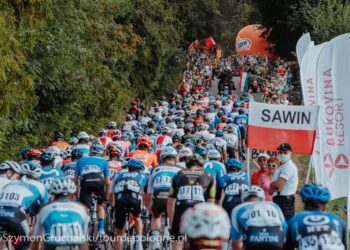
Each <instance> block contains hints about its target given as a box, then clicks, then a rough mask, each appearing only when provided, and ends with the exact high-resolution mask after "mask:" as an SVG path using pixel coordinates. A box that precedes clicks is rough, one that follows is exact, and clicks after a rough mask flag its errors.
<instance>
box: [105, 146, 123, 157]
mask: <svg viewBox="0 0 350 250" xmlns="http://www.w3.org/2000/svg"><path fill="white" fill-rule="evenodd" d="M107 152H108V155H109V156H114V155H119V156H120V155H122V154H123V149H122V148H121V147H119V146H118V145H114V144H113V145H111V146H108V148H107Z"/></svg>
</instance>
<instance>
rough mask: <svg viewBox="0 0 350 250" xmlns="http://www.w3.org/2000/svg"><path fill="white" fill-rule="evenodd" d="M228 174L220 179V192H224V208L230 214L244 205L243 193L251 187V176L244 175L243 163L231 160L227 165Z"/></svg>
mask: <svg viewBox="0 0 350 250" xmlns="http://www.w3.org/2000/svg"><path fill="white" fill-rule="evenodd" d="M225 167H226V171H227V174H225V175H224V176H222V177H221V178H220V182H219V185H220V190H223V193H224V200H223V203H222V207H223V208H224V209H225V210H226V212H227V213H228V214H231V212H232V209H233V208H235V207H236V206H237V205H239V204H241V203H242V199H241V195H242V191H243V190H245V189H247V188H248V187H249V176H248V175H247V174H246V173H242V172H241V169H242V163H241V162H240V161H239V160H236V159H229V160H228V161H227V162H226V163H225Z"/></svg>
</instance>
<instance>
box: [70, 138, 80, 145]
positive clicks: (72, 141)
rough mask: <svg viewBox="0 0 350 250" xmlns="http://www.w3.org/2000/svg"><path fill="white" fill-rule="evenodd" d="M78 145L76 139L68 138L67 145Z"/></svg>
mask: <svg viewBox="0 0 350 250" xmlns="http://www.w3.org/2000/svg"><path fill="white" fill-rule="evenodd" d="M77 143H78V138H76V137H74V136H71V137H70V138H69V144H70V145H75V144H77Z"/></svg>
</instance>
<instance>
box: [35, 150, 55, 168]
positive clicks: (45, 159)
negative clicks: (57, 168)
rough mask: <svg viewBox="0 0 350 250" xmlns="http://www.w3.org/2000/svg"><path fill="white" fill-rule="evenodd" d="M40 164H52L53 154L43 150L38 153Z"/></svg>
mask: <svg viewBox="0 0 350 250" xmlns="http://www.w3.org/2000/svg"><path fill="white" fill-rule="evenodd" d="M39 159H40V163H41V165H48V164H52V163H53V162H54V161H55V156H54V155H53V154H51V153H49V152H44V153H42V154H41V155H40V158H39Z"/></svg>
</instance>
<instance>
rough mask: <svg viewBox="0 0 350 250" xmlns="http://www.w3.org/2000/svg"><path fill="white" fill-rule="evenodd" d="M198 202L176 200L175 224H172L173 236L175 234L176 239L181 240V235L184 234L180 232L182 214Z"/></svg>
mask: <svg viewBox="0 0 350 250" xmlns="http://www.w3.org/2000/svg"><path fill="white" fill-rule="evenodd" d="M197 203H199V202H198V201H197V202H194V201H176V205H175V212H174V218H173V224H172V226H171V236H173V238H174V240H176V241H181V240H183V239H181V238H180V237H181V236H183V235H182V234H181V233H180V222H181V216H182V215H183V213H184V212H185V211H186V210H187V209H188V208H190V207H194V205H196V204H197Z"/></svg>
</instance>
